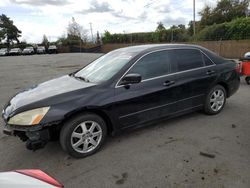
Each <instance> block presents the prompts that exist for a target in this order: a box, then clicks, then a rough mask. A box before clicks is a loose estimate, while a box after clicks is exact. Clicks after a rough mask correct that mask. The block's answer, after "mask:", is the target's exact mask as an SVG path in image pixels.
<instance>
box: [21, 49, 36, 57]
mask: <svg viewBox="0 0 250 188" xmlns="http://www.w3.org/2000/svg"><path fill="white" fill-rule="evenodd" d="M22 54H23V55H33V54H34V48H33V47H26V48H24V49H23V51H22Z"/></svg>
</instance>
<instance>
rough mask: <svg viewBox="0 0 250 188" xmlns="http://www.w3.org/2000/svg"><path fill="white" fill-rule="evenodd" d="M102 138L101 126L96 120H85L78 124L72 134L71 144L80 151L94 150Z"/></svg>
mask: <svg viewBox="0 0 250 188" xmlns="http://www.w3.org/2000/svg"><path fill="white" fill-rule="evenodd" d="M101 139H102V129H101V126H100V125H99V124H98V123H97V122H95V121H85V122H82V123H80V124H79V125H77V126H76V128H75V129H74V131H73V132H72V134H71V146H72V148H73V149H74V150H75V151H77V152H79V153H88V152H91V151H93V150H94V149H95V148H96V147H97V146H98V145H99V143H100V141H101Z"/></svg>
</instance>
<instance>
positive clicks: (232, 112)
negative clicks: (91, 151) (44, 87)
mask: <svg viewBox="0 0 250 188" xmlns="http://www.w3.org/2000/svg"><path fill="white" fill-rule="evenodd" d="M100 55H101V54H79V53H76V54H57V55H34V56H19V57H18V56H15V57H0V108H1V109H2V108H3V106H4V104H5V103H6V102H7V101H8V100H9V98H10V97H11V96H13V95H14V94H15V93H16V92H18V91H21V90H22V89H24V88H27V87H30V86H32V85H34V84H37V83H40V82H43V81H46V80H49V79H52V78H55V77H58V76H61V75H64V74H67V73H70V72H73V71H74V70H77V69H79V68H81V67H82V66H84V65H85V64H87V63H89V62H90V61H92V60H93V59H95V58H97V57H99V56H100ZM2 129H3V121H2V119H1V120H0V171H8V170H13V169H27V168H36V169H37V168H38V169H41V170H43V171H45V172H47V173H48V174H50V175H52V176H54V177H55V178H57V179H58V180H59V181H60V182H62V183H63V184H64V185H65V187H73V188H74V187H76V188H77V187H91V188H95V187H97V188H99V187H101V188H106V187H107V188H110V187H122V188H123V187H129V188H131V187H132V188H133V187H135V188H137V187H144V188H147V187H149V188H151V187H152V188H156V187H157V188H161V187H162V188H163V187H164V188H166V187H170V188H179V187H180V188H182V187H183V188H189V187H190V188H193V187H209V188H210V187H213V188H217V187H218V188H223V187H225V188H235V187H237V188H249V187H250V157H249V156H250V86H248V85H247V84H246V83H245V81H244V80H243V79H242V82H241V87H240V89H239V91H238V92H237V93H236V94H235V95H234V96H232V97H231V98H229V99H228V101H227V104H226V107H225V108H224V110H223V111H222V112H221V113H220V114H219V115H216V116H207V115H205V114H203V113H202V112H195V113H192V114H187V115H184V116H181V117H178V118H174V119H170V120H166V121H160V122H157V123H154V124H152V125H151V126H147V127H144V128H140V129H138V130H136V131H130V132H126V133H123V134H121V135H117V136H115V137H109V138H108V139H107V142H106V144H105V145H104V147H103V148H102V149H101V151H99V152H98V153H96V154H95V155H93V156H90V157H87V158H84V159H74V158H71V157H69V156H68V155H67V154H66V153H64V152H63V151H62V150H61V148H60V145H59V143H58V142H56V141H55V142H51V143H49V144H48V145H47V146H46V147H45V148H44V149H41V150H38V151H35V152H33V151H29V150H26V148H25V143H23V142H21V141H20V140H19V139H18V138H15V137H9V136H7V135H3V133H2ZM200 152H202V153H205V154H209V155H200Z"/></svg>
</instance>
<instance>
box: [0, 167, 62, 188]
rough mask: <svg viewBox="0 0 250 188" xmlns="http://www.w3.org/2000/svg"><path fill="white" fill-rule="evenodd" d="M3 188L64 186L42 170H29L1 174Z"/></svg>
mask: <svg viewBox="0 0 250 188" xmlns="http://www.w3.org/2000/svg"><path fill="white" fill-rule="evenodd" d="M0 187H2V188H5V187H6V188H7V187H8V188H33V187H43V188H53V187H54V188H63V185H62V184H61V183H59V182H58V181H57V180H55V179H54V178H52V177H50V176H49V175H48V174H46V173H44V172H43V171H41V170H36V169H27V170H15V171H8V172H0Z"/></svg>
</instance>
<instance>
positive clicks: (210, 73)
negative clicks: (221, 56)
mask: <svg viewBox="0 0 250 188" xmlns="http://www.w3.org/2000/svg"><path fill="white" fill-rule="evenodd" d="M175 57H176V59H175V63H174V65H173V71H174V72H176V77H175V79H176V84H177V85H180V86H181V87H182V92H183V94H182V95H181V100H180V102H179V103H178V105H177V108H178V109H179V110H180V111H181V110H185V109H186V110H188V109H192V108H195V107H199V106H202V105H203V103H204V99H205V95H206V92H207V91H208V89H209V88H210V86H211V85H212V84H213V83H214V82H215V80H216V77H217V73H216V66H215V64H214V63H213V62H212V61H211V60H210V59H209V58H208V57H207V56H206V55H205V54H203V53H202V52H201V51H200V50H199V49H176V50H175Z"/></svg>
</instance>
